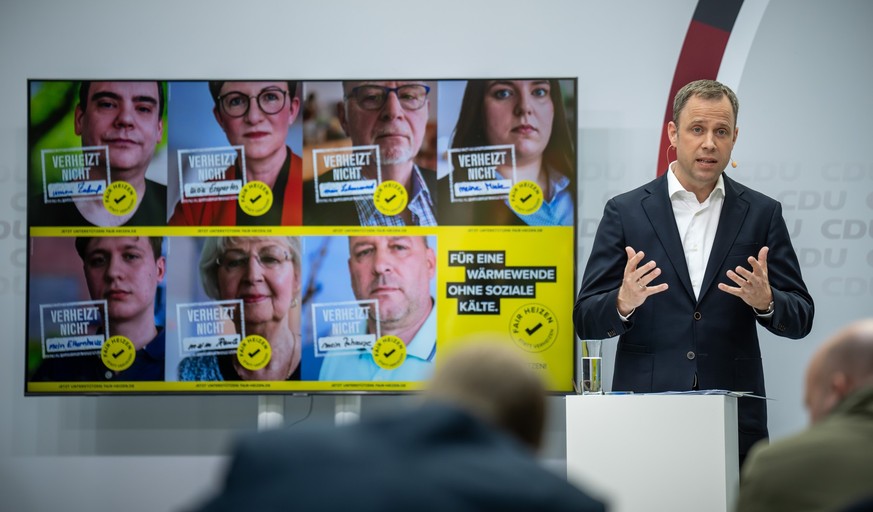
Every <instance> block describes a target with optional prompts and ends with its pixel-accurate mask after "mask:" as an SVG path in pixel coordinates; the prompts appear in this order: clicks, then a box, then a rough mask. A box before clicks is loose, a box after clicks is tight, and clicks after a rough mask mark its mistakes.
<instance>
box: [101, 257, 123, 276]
mask: <svg viewBox="0 0 873 512" xmlns="http://www.w3.org/2000/svg"><path fill="white" fill-rule="evenodd" d="M121 269H122V264H121V260H120V259H119V258H109V261H107V262H106V273H105V274H103V277H104V278H105V280H106V281H113V280H115V279H118V278H120V277H121V276H122V275H123V273H122V271H121Z"/></svg>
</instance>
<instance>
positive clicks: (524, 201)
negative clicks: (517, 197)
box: [521, 194, 533, 203]
mask: <svg viewBox="0 0 873 512" xmlns="http://www.w3.org/2000/svg"><path fill="white" fill-rule="evenodd" d="M531 197H533V194H528V195H527V197H522V198H521V202H522V203H526V202H527V200H528V199H530V198H531Z"/></svg>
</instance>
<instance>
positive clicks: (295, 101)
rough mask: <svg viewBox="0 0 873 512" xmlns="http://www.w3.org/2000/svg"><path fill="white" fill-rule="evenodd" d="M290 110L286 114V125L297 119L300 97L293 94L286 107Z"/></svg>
mask: <svg viewBox="0 0 873 512" xmlns="http://www.w3.org/2000/svg"><path fill="white" fill-rule="evenodd" d="M288 109H289V110H290V112H289V115H288V126H291V125H292V124H294V121H295V120H297V114H299V113H300V98H298V97H297V96H294V97H293V98H291V105H290V106H289V107H288Z"/></svg>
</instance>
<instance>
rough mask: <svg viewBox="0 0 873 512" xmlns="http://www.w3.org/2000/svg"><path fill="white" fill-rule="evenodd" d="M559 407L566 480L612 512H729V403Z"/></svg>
mask: <svg viewBox="0 0 873 512" xmlns="http://www.w3.org/2000/svg"><path fill="white" fill-rule="evenodd" d="M747 400H749V398H747ZM566 404H567V478H569V479H570V481H571V482H573V483H576V484H578V485H579V486H580V487H582V488H583V489H585V490H587V491H590V492H591V493H592V494H594V495H596V496H598V497H600V498H601V499H603V500H605V501H607V502H608V505H609V510H610V511H611V512H638V511H641V510H669V511H671V512H680V511H685V510H687V511H693V512H699V511H701V510H706V511H725V512H727V511H732V510H733V508H734V504H735V503H736V494H737V489H738V485H739V470H738V465H739V464H738V456H737V399H736V397H734V396H727V395H659V394H654V395H573V396H567V398H566Z"/></svg>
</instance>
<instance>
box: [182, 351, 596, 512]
mask: <svg viewBox="0 0 873 512" xmlns="http://www.w3.org/2000/svg"><path fill="white" fill-rule="evenodd" d="M545 408H546V401H545V391H544V387H543V384H542V381H541V380H540V377H539V376H538V375H537V374H536V373H535V372H534V371H533V370H531V369H530V367H529V366H528V363H527V361H526V360H525V359H524V358H522V357H521V356H520V354H518V353H517V352H516V351H515V350H514V349H513V348H512V347H511V345H507V344H497V343H493V342H492V343H470V344H465V346H464V348H460V349H458V350H457V351H456V352H455V353H454V354H453V355H450V356H449V357H448V358H447V359H446V361H445V362H444V364H443V365H442V366H440V367H439V368H438V369H437V371H436V373H435V374H434V378H433V380H432V382H431V384H430V388H429V389H428V390H427V391H426V393H425V400H424V403H423V404H422V405H421V406H420V407H417V408H413V409H411V410H406V411H403V412H398V413H395V414H394V415H391V416H384V417H380V418H378V419H372V420H368V421H363V422H361V423H359V424H356V425H352V426H349V427H340V428H332V427H325V426H321V427H320V428H315V427H314V426H313V427H310V428H302V429H297V430H291V431H289V430H286V431H283V430H274V431H270V432H265V433H261V434H257V435H254V436H250V437H247V438H245V439H243V440H242V441H241V442H240V443H239V444H238V445H237V447H236V450H235V451H234V455H233V459H232V461H231V464H230V469H229V471H228V473H227V477H226V479H225V481H224V483H223V484H222V488H221V490H220V491H219V494H218V495H217V496H215V497H214V498H212V499H211V500H210V501H209V502H208V503H207V504H206V505H205V506H203V507H202V508H201V509H199V510H200V511H201V512H219V511H233V512H237V511H239V510H258V511H259V512H267V511H273V510H275V511H279V510H289V509H295V510H322V511H340V510H355V511H357V512H370V511H372V512H376V511H378V512H391V511H404V512H406V511H411V510H415V511H418V512H429V511H440V512H444V511H452V512H464V511H488V512H491V511H496V510H499V511H502V512H512V511H529V510H537V511H563V510H566V511H571V510H572V511H581V512H588V511H591V512H594V511H602V510H604V506H603V504H602V503H599V502H597V501H595V500H593V499H592V498H590V497H589V496H587V495H586V494H585V493H583V492H582V491H580V490H579V489H577V488H576V487H574V486H573V485H571V484H570V483H568V482H567V481H566V480H565V479H564V478H563V477H561V476H558V475H555V474H552V473H551V472H549V471H548V470H546V469H545V468H543V467H542V466H541V465H540V464H539V463H538V462H537V460H536V459H535V457H534V452H535V450H536V449H537V448H538V447H539V446H540V442H541V439H542V434H543V425H544V421H545Z"/></svg>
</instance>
